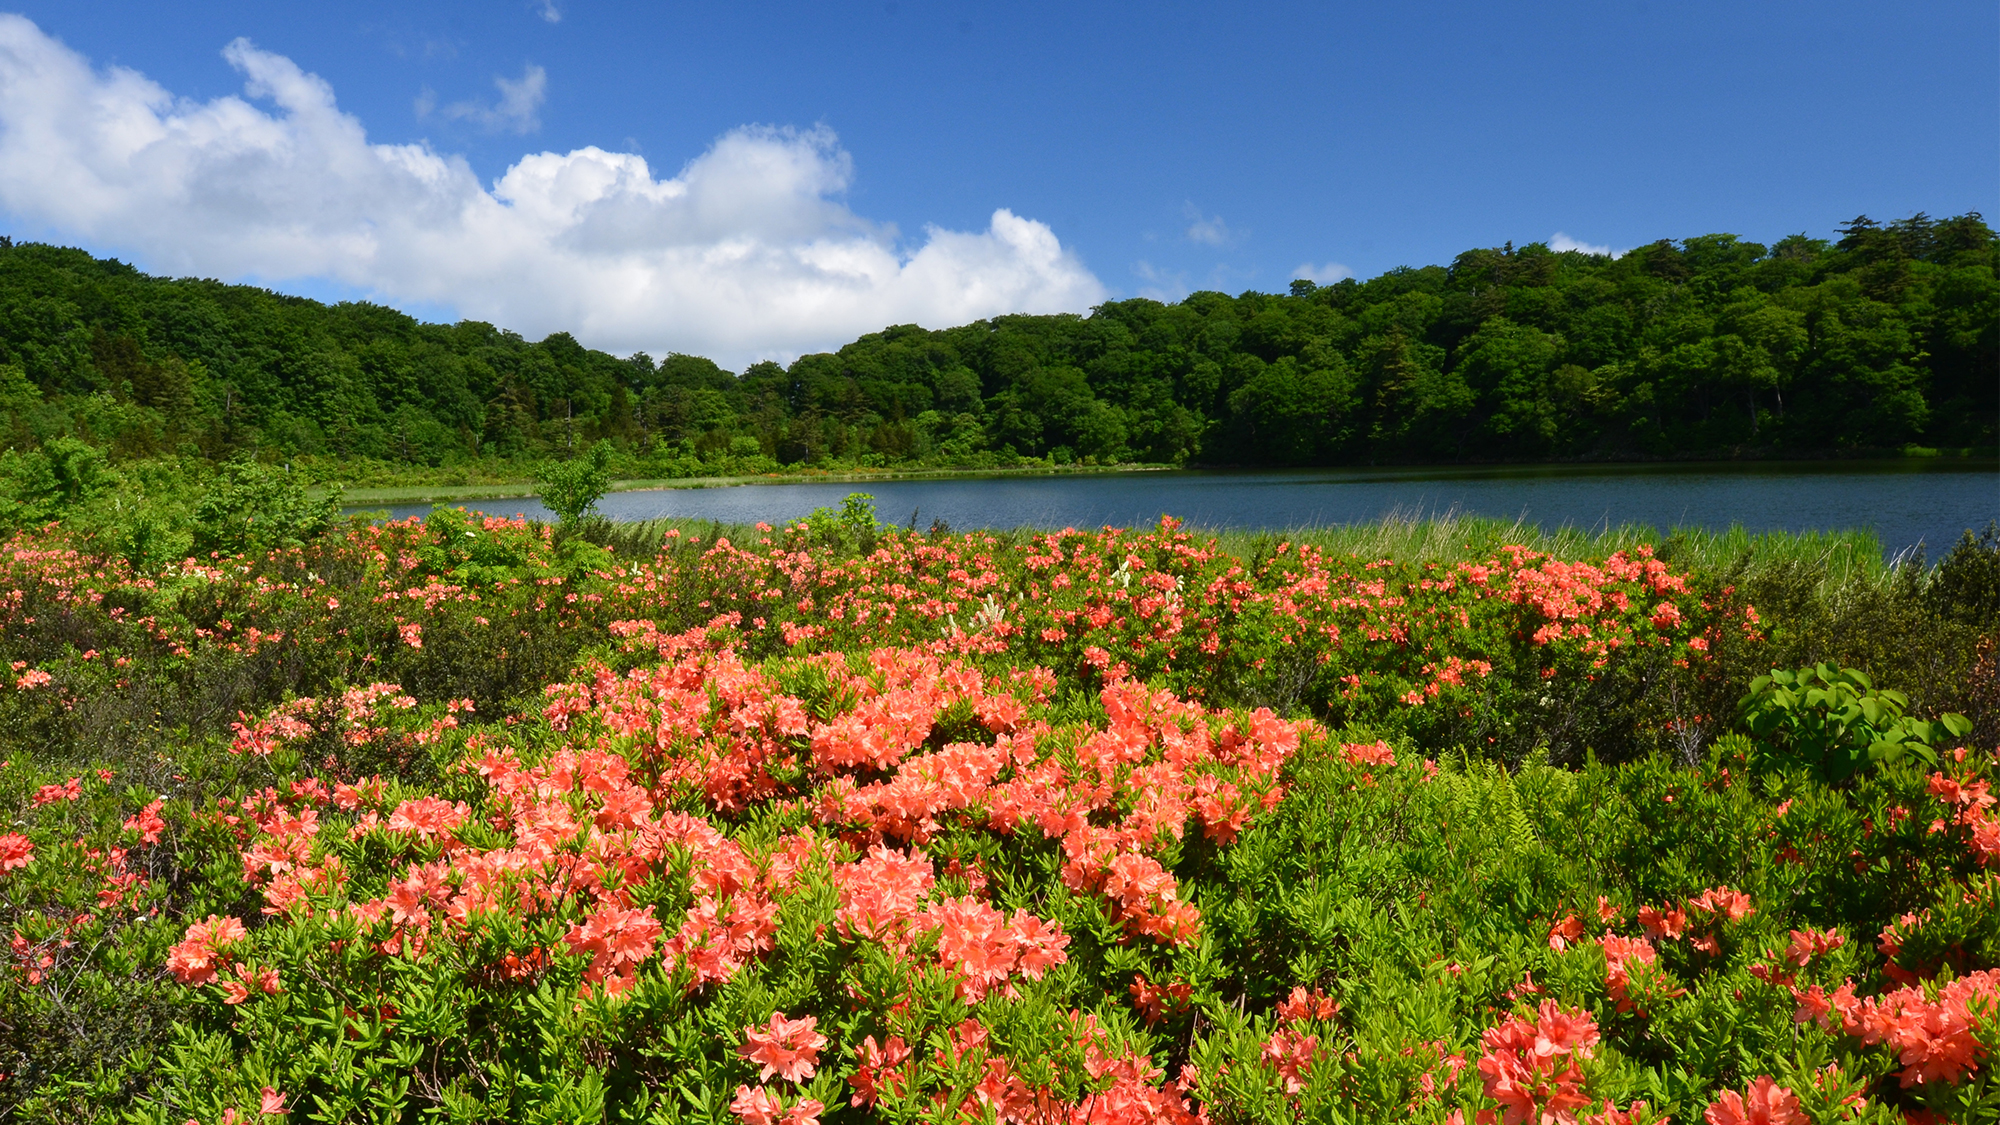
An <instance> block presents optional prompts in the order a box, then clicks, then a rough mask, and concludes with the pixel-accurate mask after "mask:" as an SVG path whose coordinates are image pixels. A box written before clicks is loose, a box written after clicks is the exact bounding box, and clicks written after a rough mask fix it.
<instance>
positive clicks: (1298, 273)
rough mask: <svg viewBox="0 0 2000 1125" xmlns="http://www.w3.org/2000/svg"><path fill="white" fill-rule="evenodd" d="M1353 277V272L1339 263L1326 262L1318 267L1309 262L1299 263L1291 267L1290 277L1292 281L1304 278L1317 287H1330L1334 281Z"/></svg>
mask: <svg viewBox="0 0 2000 1125" xmlns="http://www.w3.org/2000/svg"><path fill="white" fill-rule="evenodd" d="M1353 276H1354V271H1353V270H1351V269H1348V268H1347V267H1346V266H1343V265H1341V264H1340V263H1339V262H1328V263H1326V264H1325V265H1319V266H1316V265H1313V264H1312V263H1311V262H1301V263H1299V264H1298V265H1296V266H1293V267H1292V277H1293V278H1294V279H1297V278H1304V279H1305V280H1307V281H1311V282H1314V283H1316V284H1319V285H1332V284H1333V283H1334V282H1336V281H1340V280H1342V279H1344V278H1349V277H1353Z"/></svg>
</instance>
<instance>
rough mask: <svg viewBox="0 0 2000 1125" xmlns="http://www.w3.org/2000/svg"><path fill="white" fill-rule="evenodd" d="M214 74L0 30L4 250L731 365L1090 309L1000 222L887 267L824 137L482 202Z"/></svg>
mask: <svg viewBox="0 0 2000 1125" xmlns="http://www.w3.org/2000/svg"><path fill="white" fill-rule="evenodd" d="M223 56H224V57H225V58H226V59H227V60H228V61H229V63H230V64H231V65H232V66H234V67H236V69H237V70H238V71H239V72H241V73H242V74H243V76H244V79H245V95H246V97H233V96H231V97H220V98H216V99H214V100H212V101H208V102H195V101H191V100H188V99H184V98H177V97H175V96H174V95H173V94H172V93H171V92H169V91H167V90H166V89H164V88H162V87H161V86H159V85H158V84H156V83H154V82H152V81H151V80H149V79H147V78H146V77H145V76H143V75H141V74H138V73H136V72H134V71H131V70H125V69H118V68H114V69H110V70H105V71H97V70H94V69H93V68H92V67H91V65H90V62H89V60H87V59H85V58H84V57H82V56H81V55H78V54H77V53H75V52H73V51H71V50H70V49H69V48H67V47H65V46H64V45H63V44H61V43H60V42H57V41H56V40H54V39H52V38H50V37H48V36H46V35H44V34H42V32H41V30H40V29H39V28H37V27H36V26H35V25H34V24H33V23H32V22H30V21H28V20H27V19H25V18H23V17H20V16H12V15H0V212H4V213H6V214H7V215H8V216H10V217H11V219H12V220H13V222H14V224H15V225H14V232H15V234H16V235H17V236H18V235H20V234H23V233H26V230H24V229H23V228H24V227H33V228H38V229H39V233H40V235H41V236H43V237H53V238H56V239H60V240H63V241H72V242H80V243H83V244H85V245H88V246H92V247H93V248H97V249H99V250H101V251H106V252H111V251H115V252H118V253H121V254H126V255H129V256H132V257H134V258H136V259H137V260H138V261H139V262H140V263H141V264H142V265H144V266H146V267H147V268H151V269H156V270H162V271H171V272H176V273H193V274H200V275H206V276H215V277H224V278H230V277H234V278H256V279H259V280H260V281H263V282H264V283H266V284H273V283H281V282H284V281H287V280H296V281H302V282H303V281H310V280H315V279H317V280H324V281H331V282H336V283H339V284H343V285H350V286H354V287H357V288H359V289H362V290H364V291H366V292H369V293H372V294H376V295H378V299H381V300H385V301H391V302H397V301H400V302H409V303H420V302H421V303H430V304H433V305H442V306H445V307H448V308H450V309H452V310H454V311H455V312H456V313H457V314H458V315H461V316H467V317H473V318H477V319H481V320H488V321H492V322H494V323H497V324H500V325H503V326H505V327H508V328H512V329H514V330H516V331H519V332H522V333H523V334H525V335H528V336H531V337H534V336H539V335H542V334H546V333H549V332H553V331H556V330H559V329H562V330H569V331H572V332H575V333H576V335H577V336H578V338H580V339H582V340H583V341H584V342H585V343H587V344H590V345H591V346H593V347H600V348H605V349H608V350H611V351H616V352H620V353H624V352H629V351H635V350H641V349H643V350H647V351H651V352H653V353H654V354H663V353H665V352H668V351H682V352H698V353H702V354H707V355H710V356H713V357H714V358H716V359H717V360H719V361H721V362H723V363H725V364H728V365H731V366H737V365H740V364H743V363H747V362H750V361H752V360H755V359H761V358H789V357H790V356H794V355H798V354H801V353H804V352H808V351H815V350H820V349H825V348H828V347H834V346H838V345H839V344H842V343H844V342H846V341H848V340H851V339H853V338H854V337H855V336H857V335H860V334H861V333H863V332H868V331H874V330H876V329H879V328H881V327H882V326H883V325H885V324H897V323H916V324H924V325H930V326H933V327H943V326H946V325H952V324H963V323H966V322H968V321H972V320H977V319H980V318H982V317H988V316H994V315H998V314H1001V313H1008V312H1066V311H1071V312H1080V311H1082V310H1084V309H1087V308H1089V307H1090V306H1091V305H1094V304H1097V303H1099V302H1101V301H1102V300H1104V296H1105V293H1104V287H1103V286H1102V285H1101V284H1100V283H1099V282H1098V280H1097V278H1096V277H1094V276H1093V275H1092V274H1091V273H1090V271H1089V270H1087V269H1085V268H1084V266H1083V264H1082V263H1081V262H1079V261H1078V260H1077V259H1076V256H1075V255H1074V254H1073V253H1072V252H1070V251H1069V250H1068V249H1066V248H1065V247H1063V245H1062V244H1061V243H1060V242H1059V241H1058V240H1057V238H1056V236H1055V233H1054V232H1053V231H1051V230H1050V229H1049V228H1048V227H1047V226H1046V225H1044V224H1042V223H1039V222H1036V221H1034V220H1032V219H1027V218H1023V217H1020V216H1017V215H1015V214H1014V213H1013V212H1012V211H1008V210H1006V209H1001V210H997V211H995V212H994V213H993V215H992V217H991V219H990V221H989V222H988V224H987V226H986V228H985V229H984V230H975V231H955V230H944V229H941V228H936V227H927V228H925V230H924V232H923V237H922V240H921V243H920V244H918V245H914V246H907V247H906V246H905V245H903V244H902V243H900V242H899V241H898V239H897V237H896V234H895V230H894V228H893V227H890V226H888V225H886V224H880V223H874V222H871V221H869V220H867V219H865V218H863V217H861V216H859V215H856V214H855V213H854V212H853V211H851V210H850V209H849V208H848V207H847V206H846V205H845V203H843V202H842V201H841V200H840V198H839V197H840V195H841V194H842V193H843V192H844V191H845V189H846V187H847V185H848V183H849V182H850V180H851V179H852V176H853V162H852V159H851V158H850V157H849V155H848V154H847V153H846V152H845V151H844V150H843V149H841V147H840V144H839V141H838V139H837V138H836V137H835V136H834V134H833V133H832V132H831V131H830V130H826V129H813V130H806V131H799V130H792V129H780V128H768V127H757V126H751V127H744V128H740V129H736V130H733V131H731V132H729V133H726V134H724V135H723V136H722V137H720V138H718V139H717V140H716V141H715V142H714V144H712V145H711V146H710V147H709V148H708V150H707V151H706V152H703V153H701V154H700V155H699V156H696V157H695V158H694V159H693V160H690V161H688V162H687V164H686V165H684V166H683V167H682V168H681V169H680V170H679V172H678V173H677V174H675V175H672V176H660V177H656V176H655V175H654V173H653V171H652V169H651V167H650V166H649V165H648V164H647V162H646V160H645V158H644V157H641V156H639V155H637V154H635V153H620V152H606V151H604V150H602V149H599V148H595V147H591V148H582V149H576V150H574V151H571V152H569V153H554V152H541V153H534V154H530V155H525V156H523V157H521V158H520V159H519V160H518V161H516V162H515V163H514V165H513V166H512V167H511V168H509V169H507V171H506V172H505V173H504V174H503V175H501V176H500V178H499V179H498V180H497V181H494V182H493V183H491V184H490V185H489V184H487V183H486V182H484V181H482V180H481V178H480V177H479V176H478V175H477V174H476V173H474V172H473V170H472V167H471V166H470V165H469V164H468V163H467V162H466V161H465V159H464V158H462V157H458V156H452V155H445V154H440V153H438V152H437V151H435V150H433V149H432V148H431V147H430V146H428V145H387V144H374V143H370V142H369V140H368V137H367V132H366V130H365V129H364V128H363V127H362V125H361V123H360V122H359V121H358V120H356V119H355V118H354V117H353V116H351V115H349V114H347V113H344V112H342V111H341V110H340V108H339V107H338V105H337V104H336V102H335V99H334V94H333V89H332V87H331V86H329V85H328V84H327V83H326V82H325V81H324V80H322V79H320V78H319V77H317V76H315V75H312V74H309V73H307V72H305V71H303V70H301V69H300V68H299V67H298V66H297V65H296V64H294V63H293V62H292V61H291V60H290V59H287V58H284V57H283V56H280V55H274V54H271V53H269V52H266V51H260V50H258V49H257V48H256V47H254V46H252V45H251V44H250V43H249V42H248V41H246V40H241V39H239V40H237V41H236V42H234V43H231V44H230V45H229V46H228V48H227V49H226V50H224V52H223ZM525 83H526V79H525V77H524V79H523V84H524V87H525ZM503 102H504V99H503Z"/></svg>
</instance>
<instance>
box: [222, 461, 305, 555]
mask: <svg viewBox="0 0 2000 1125" xmlns="http://www.w3.org/2000/svg"><path fill="white" fill-rule="evenodd" d="M339 518H340V489H339V488H337V487H336V488H334V489H332V490H331V491H329V492H328V493H327V494H326V495H324V496H321V497H319V498H318V499H314V498H312V497H311V496H310V495H309V494H308V492H307V488H306V482H305V481H304V480H303V479H302V478H301V477H300V476H299V475H298V474H296V473H294V472H292V471H291V470H290V469H282V468H278V467H277V466H274V465H265V464H261V463H259V462H258V461H256V460H254V459H252V458H249V457H238V458H236V459H234V460H231V461H225V462H223V463H222V464H221V465H219V466H217V467H216V470H215V475H214V476H213V477H211V478H210V479H209V480H208V481H207V482H205V484H204V485H203V488H202V495H201V498H200V499H199V500H198V501H196V503H195V505H194V519H193V523H194V527H193V533H194V548H195V550H197V551H200V552H203V553H213V554H236V553H238V552H241V551H269V550H274V549H277V548H282V547H297V546H300V545H302V544H304V543H307V542H309V541H311V540H313V539H316V538H318V537H319V536H321V535H323V534H325V533H326V531H327V529H329V528H331V527H332V526H333V525H334V523H335V522H336V521H338V520H339Z"/></svg>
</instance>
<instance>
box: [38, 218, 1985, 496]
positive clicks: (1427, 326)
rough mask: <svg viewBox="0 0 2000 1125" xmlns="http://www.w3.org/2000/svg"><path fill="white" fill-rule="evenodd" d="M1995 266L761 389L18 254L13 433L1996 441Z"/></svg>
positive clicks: (1265, 308)
mask: <svg viewBox="0 0 2000 1125" xmlns="http://www.w3.org/2000/svg"><path fill="white" fill-rule="evenodd" d="M1996 267H2000V241H1996V238H1995V236H1994V232H1993V230H1992V229H1991V228H1990V227H1988V226H1987V225H1986V223H1985V222H1984V220H1983V218H1982V217H1981V216H1980V215H1979V214H1978V213H1976V212H1975V213H1971V214H1966V215H1961V216H1958V217H1955V218H1949V219H1943V220H1933V219H1931V218H1929V217H1927V216H1925V215H1922V214H1918V215H1915V216H1913V217H1910V218H1907V219H1902V220H1898V221H1894V222H1889V223H1878V222H1875V221H1873V220H1870V219H1868V218H1867V217H1865V216H1863V217H1859V218H1856V219H1854V220H1852V221H1850V222H1848V223H1846V224H1844V225H1843V226H1841V227H1840V228H1839V230H1838V238H1837V239H1834V240H1822V239H1815V238H1810V237H1808V236H1806V235H1803V234H1799V235H1793V236H1790V237H1787V238H1783V239H1780V240H1779V241H1777V242H1776V243H1775V244H1773V245H1770V246H1765V245H1762V244H1759V243H1755V242H1750V241H1746V240H1744V239H1741V238H1738V237H1737V236H1735V235H1728V234H1711V235H1701V236H1696V237H1692V238H1685V239H1681V240H1678V241H1673V240H1664V239H1663V240H1661V241H1658V242H1654V243H1652V244H1650V245H1647V246H1642V247H1639V248H1637V249H1635V250H1632V251H1630V252H1629V253H1626V254H1624V255H1622V256H1620V257H1617V258H1611V257H1607V256H1598V255H1591V254H1586V253H1581V252H1578V251H1562V252H1558V251H1555V250H1552V249H1551V248H1550V247H1548V246H1547V245H1545V244H1542V243H1531V244H1528V245H1526V246H1520V247H1516V246H1514V245H1513V244H1511V243H1509V244H1507V245H1505V246H1502V247H1499V248H1493V249H1477V250H1468V251H1466V252H1465V253H1463V254H1460V255H1458V257H1457V258H1455V259H1454V260H1453V261H1452V262H1451V264H1450V265H1445V266H1439V265H1432V266H1424V267H1421V268H1410V267H1403V268H1398V269H1393V270H1390V271H1388V272H1386V273H1384V274H1382V275H1380V276H1378V277H1375V278H1372V279H1369V280H1366V281H1362V280H1358V279H1348V280H1344V281H1341V282H1339V283H1337V284H1333V285H1326V286H1320V285H1315V284H1314V283H1312V282H1310V281H1294V282H1293V283H1292V284H1291V287H1290V291H1289V292H1287V293H1281V294H1270V293H1258V292H1246V293H1242V294H1239V295H1237V296H1233V297H1232V296H1229V295H1227V294H1223V293H1217V292H1198V293H1193V294H1190V295H1189V296H1187V297H1186V298H1184V299H1182V300H1181V301H1178V302H1175V303H1171V304H1167V303H1162V302H1159V301H1153V300H1147V299H1144V298H1134V299H1130V300H1123V301H1111V302H1107V303H1105V304H1103V305H1100V306H1098V307H1097V308H1095V309H1093V310H1092V311H1091V312H1090V314H1089V315H1087V316H1079V315H1053V316H1025V315H1022V316H1001V317H995V318H992V319H989V320H982V321H978V322H976V323H973V324H968V325H963V326H960V327H956V328H947V329H939V330H929V329H924V328H920V327H917V326H915V325H898V326H894V327H890V328H886V329H884V330H882V331H880V332H875V333H870V334H868V335H866V336H863V337H861V338H860V339H858V340H855V341H854V342H853V343H850V344H848V345H846V346H844V347H842V348H841V349H839V350H838V351H836V352H832V353H822V354H815V355H807V356H803V357H801V358H799V359H798V360H796V361H794V362H792V363H791V364H789V365H781V364H778V363H773V362H764V363H757V364H753V365H751V366H750V367H748V368H747V369H745V370H743V371H742V372H740V373H739V372H730V371H727V370H724V369H723V368H721V367H720V366H718V365H717V364H715V363H714V362H712V361H710V360H707V359H704V358H701V357H699V356H692V355H681V354H670V355H667V356H666V357H664V358H660V359H655V358H654V357H651V356H648V355H645V354H643V353H642V354H635V355H631V356H626V357H619V356H614V355H610V354H607V353H605V352H601V351H595V350H592V349H589V348H586V347H584V346H582V345H581V344H580V343H578V342H577V341H576V340H575V339H574V338H573V337H572V336H571V335H569V334H568V333H565V332H558V333H556V334H554V335H552V336H549V337H547V338H546V339H543V340H540V341H536V342H530V341H528V340H526V339H524V338H522V337H521V336H519V335H517V334H515V333H513V332H509V331H506V330H504V329H501V328H498V327H495V326H493V325H490V324H485V323H481V322H477V321H462V322H460V323H458V324H453V325H442V324H426V323H422V322H420V321H418V320H416V319H414V318H412V317H410V316H407V315H405V314H403V313H401V312H397V311H395V310H393V309H388V308H384V307H382V306H379V305H373V304H368V303H363V302H349V303H340V304H334V305H327V304H323V303H321V302H317V301H313V300H308V299H305V298H300V297H291V296H285V295H281V294H277V293H273V292H270V291H268V290H264V289H259V288H255V287H252V286H245V285H226V284H223V283H221V282H217V281H211V280H198V279H186V278H182V279H169V278H160V277H153V276H149V275H147V274H144V273H142V272H140V271H138V270H136V269H134V268H132V267H131V266H129V265H126V264H124V263H121V262H118V261H115V260H109V259H100V258H96V257H93V256H92V255H90V254H88V253H86V252H84V251H81V250H76V249H66V248H60V247H55V246H49V245H43V244H32V243H30V244H21V245H14V244H12V243H11V242H8V241H7V240H4V239H0V425H4V426H5V427H6V429H7V433H6V437H5V444H6V445H7V446H8V447H9V448H11V449H13V450H16V451H19V452H20V453H22V454H26V453H28V452H30V451H34V450H38V449H41V448H43V447H45V446H48V445H49V444H50V443H52V442H55V441H57V440H59V439H60V440H64V441H66V442H72V443H73V442H79V441H80V442H83V443H87V444H89V445H90V446H92V447H94V448H95V449H98V450H101V451H102V452H103V453H104V454H105V455H107V456H109V457H110V458H112V459H113V460H132V459H152V458H201V459H210V460H227V459H230V458H235V457H240V456H242V455H244V454H250V455H253V456H255V457H257V458H259V459H262V460H265V461H272V460H292V459H306V460H307V461H308V462H309V463H314V462H316V463H319V464H321V465H324V466H334V465H353V464H362V463H386V464H387V465H388V466H394V467H400V468H407V469H410V470H415V469H416V468H417V467H428V468H434V469H435V468H443V469H449V468H451V467H454V466H469V465H483V466H487V467H489V468H499V469H505V468H506V467H507V466H525V465H529V464H533V463H539V462H542V461H545V460H547V459H550V458H563V457H567V456H570V455H572V454H574V453H581V452H583V451H584V450H586V449H589V448H591V447H593V446H594V445H595V444H596V443H597V442H599V441H608V442H609V443H610V446H611V448H612V449H614V450H615V451H616V454H615V456H616V462H617V465H618V468H619V470H620V471H621V472H624V473H629V474H633V475H660V476H686V475H697V474H702V473H709V472H727V471H768V470H771V469H775V468H778V467H781V466H818V467H827V468H844V467H861V466H889V465H939V466H944V465H959V466H969V467H990V466H1003V465H1009V464H1020V463H1025V462H1029V461H1043V462H1051V463H1058V464H1061V463H1098V464H1109V463H1118V462H1130V461H1143V462H1152V463H1164V464H1176V465H1195V464H1210V465H1263V466H1273V465H1291V466H1305V465H1347V464H1378V463H1379V464H1386V463H1449V462H1470V461H1544V460H1591V459H1603V460H1633V459H1649V458H1669V457H1765V456H1799V455H1805V456H1841V455H1857V454H1866V453H1870V452H1885V451H1903V450H1905V449H1908V448H1909V447H1912V446H1920V447H1931V448H1951V449H1966V448H1983V447H1992V446H1994V445H1995V444H1996V423H2000V281H1996V276H1995V274H1996Z"/></svg>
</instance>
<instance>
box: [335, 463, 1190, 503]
mask: <svg viewBox="0 0 2000 1125" xmlns="http://www.w3.org/2000/svg"><path fill="white" fill-rule="evenodd" d="M1171 471H1173V466H1171V465H1065V466H1046V465H1038V466H1035V467H1033V468H1023V469H862V470H849V471H844V472H837V473H836V472H789V473H761V474H757V475H753V476H734V477H666V478H655V479H641V480H616V481H612V482H611V491H612V492H657V491H665V490H668V489H691V488H731V487H735V486H737V485H746V484H866V483H869V482H870V481H885V480H945V479H964V480H978V479H981V478H986V477H1056V476H1094V475H1102V474H1109V473H1159V472H1171ZM314 491H315V492H316V493H319V494H324V491H323V490H319V489H315V490H314ZM534 495H535V482H534V481H532V480H520V481H513V482H499V483H494V484H424V485H402V486H395V487H388V488H351V489H346V490H343V491H342V493H341V500H342V503H343V504H345V505H347V506H350V507H352V506H356V505H364V504H422V503H426V502H437V501H442V500H513V499H528V498H531V497H533V496H534Z"/></svg>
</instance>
